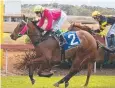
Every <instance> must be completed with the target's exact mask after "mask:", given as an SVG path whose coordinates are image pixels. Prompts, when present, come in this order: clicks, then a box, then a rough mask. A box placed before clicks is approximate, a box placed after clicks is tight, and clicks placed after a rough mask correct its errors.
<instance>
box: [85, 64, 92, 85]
mask: <svg viewBox="0 0 115 88" xmlns="http://www.w3.org/2000/svg"><path fill="white" fill-rule="evenodd" d="M92 67H93V63H90V62H89V63H88V67H87V68H88V71H87V79H86V82H85V85H84V86H87V85H88V83H89V78H90V76H91V70H92Z"/></svg>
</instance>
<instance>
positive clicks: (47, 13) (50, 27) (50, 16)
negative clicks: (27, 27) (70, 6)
mask: <svg viewBox="0 0 115 88" xmlns="http://www.w3.org/2000/svg"><path fill="white" fill-rule="evenodd" d="M34 12H35V13H36V15H37V16H39V17H41V19H40V21H39V22H38V23H37V26H38V27H42V26H43V24H44V22H45V20H47V26H46V28H45V31H46V33H45V34H44V36H48V35H49V34H50V33H51V31H54V32H55V33H56V35H57V36H58V37H59V40H60V45H63V44H64V38H63V36H62V33H61V27H62V25H63V23H64V21H65V20H66V19H67V15H66V14H65V13H64V12H63V11H62V10H58V9H48V8H45V7H42V6H41V5H38V6H35V8H34Z"/></svg>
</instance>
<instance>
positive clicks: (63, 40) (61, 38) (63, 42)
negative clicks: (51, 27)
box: [59, 35, 66, 46]
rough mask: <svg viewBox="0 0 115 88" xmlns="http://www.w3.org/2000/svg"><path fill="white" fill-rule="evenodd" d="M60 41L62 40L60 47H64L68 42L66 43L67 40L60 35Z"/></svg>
mask: <svg viewBox="0 0 115 88" xmlns="http://www.w3.org/2000/svg"><path fill="white" fill-rule="evenodd" d="M59 40H60V46H63V45H64V44H65V43H66V41H65V39H64V37H63V35H60V36H59Z"/></svg>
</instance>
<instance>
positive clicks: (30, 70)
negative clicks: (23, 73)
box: [29, 65, 35, 84]
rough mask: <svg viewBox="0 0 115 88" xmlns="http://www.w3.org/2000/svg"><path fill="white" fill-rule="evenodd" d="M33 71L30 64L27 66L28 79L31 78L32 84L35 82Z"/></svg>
mask: <svg viewBox="0 0 115 88" xmlns="http://www.w3.org/2000/svg"><path fill="white" fill-rule="evenodd" d="M33 72H34V68H33V66H32V65H30V66H29V77H30V80H31V83H32V84H34V83H35V80H34V78H33Z"/></svg>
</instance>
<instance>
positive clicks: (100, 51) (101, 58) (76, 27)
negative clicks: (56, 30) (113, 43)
mask: <svg viewBox="0 0 115 88" xmlns="http://www.w3.org/2000/svg"><path fill="white" fill-rule="evenodd" d="M68 30H69V31H79V30H84V31H87V32H89V33H90V34H92V35H93V37H94V38H95V39H96V41H97V43H98V44H99V48H98V54H97V58H96V61H97V62H98V61H101V62H104V52H107V53H108V54H107V58H109V59H110V62H111V63H112V61H114V57H115V53H114V52H115V50H111V49H109V48H108V47H106V45H105V38H104V37H101V36H100V35H98V33H95V32H94V30H93V29H91V28H90V27H88V26H86V25H83V24H80V23H72V24H71V25H70V27H69V28H68ZM109 53H110V55H109ZM111 53H112V54H111Z"/></svg>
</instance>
